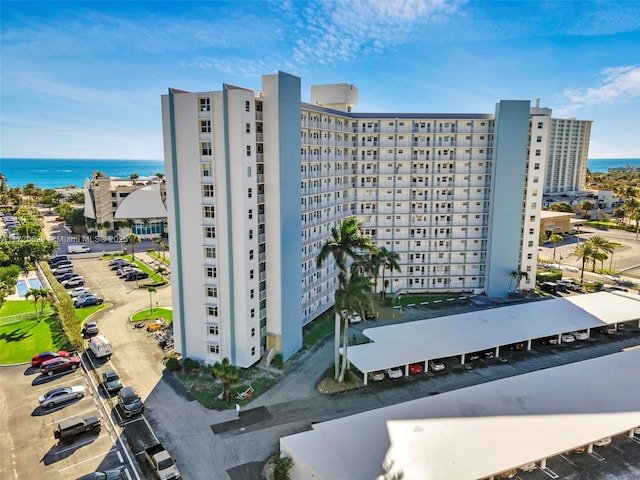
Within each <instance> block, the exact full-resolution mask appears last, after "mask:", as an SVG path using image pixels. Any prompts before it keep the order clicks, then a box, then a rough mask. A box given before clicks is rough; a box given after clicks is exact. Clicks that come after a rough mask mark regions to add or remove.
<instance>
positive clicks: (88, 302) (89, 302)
mask: <svg viewBox="0 0 640 480" xmlns="http://www.w3.org/2000/svg"><path fill="white" fill-rule="evenodd" d="M102 302H103V300H102V299H101V298H100V297H96V296H91V297H85V298H81V299H80V300H77V301H75V302H74V303H73V306H74V307H76V308H82V307H91V306H93V305H102Z"/></svg>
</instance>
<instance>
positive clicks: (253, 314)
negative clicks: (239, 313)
mask: <svg viewBox="0 0 640 480" xmlns="http://www.w3.org/2000/svg"><path fill="white" fill-rule="evenodd" d="M255 317H256V309H255V308H252V309H251V318H255Z"/></svg>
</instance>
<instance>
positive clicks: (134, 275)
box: [124, 270, 149, 282]
mask: <svg viewBox="0 0 640 480" xmlns="http://www.w3.org/2000/svg"><path fill="white" fill-rule="evenodd" d="M145 278H149V274H148V273H147V272H143V271H142V270H133V271H131V272H129V273H127V275H126V276H125V277H124V279H125V281H127V282H131V281H134V280H142V279H145Z"/></svg>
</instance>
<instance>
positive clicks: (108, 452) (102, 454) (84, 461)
mask: <svg viewBox="0 0 640 480" xmlns="http://www.w3.org/2000/svg"><path fill="white" fill-rule="evenodd" d="M98 438H100V437H98ZM111 452H117V450H116V449H114V448H111V449H109V450H107V453H101V454H100V455H95V456H93V457H91V458H87V459H85V460H82V461H81V462H78V463H74V464H73V465H69V466H67V467H64V468H61V469H60V470H58V471H59V472H64V471H65V470H69V469H70V468H73V467H76V466H78V465H82V464H83V463H87V462H90V461H91V460H94V459H96V458H98V457H102V456H107V455H109V454H110V453H111Z"/></svg>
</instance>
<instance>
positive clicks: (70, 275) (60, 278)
mask: <svg viewBox="0 0 640 480" xmlns="http://www.w3.org/2000/svg"><path fill="white" fill-rule="evenodd" d="M79 276H80V275H78V274H77V273H73V272H69V273H63V274H62V275H60V276H58V277H56V280H57V281H59V282H64V281H65V280H71V279H72V278H76V277H79Z"/></svg>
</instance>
